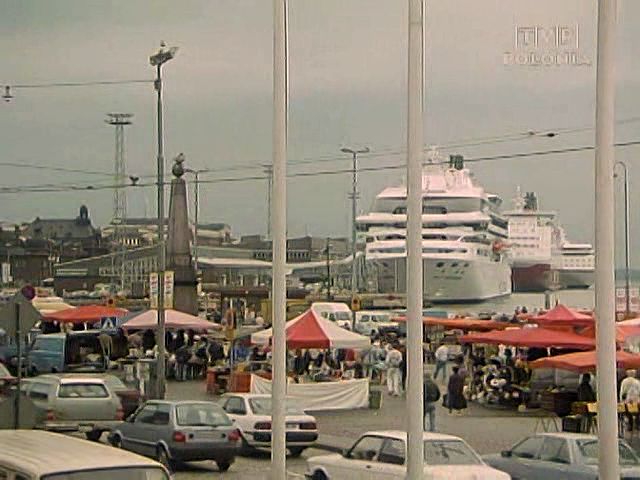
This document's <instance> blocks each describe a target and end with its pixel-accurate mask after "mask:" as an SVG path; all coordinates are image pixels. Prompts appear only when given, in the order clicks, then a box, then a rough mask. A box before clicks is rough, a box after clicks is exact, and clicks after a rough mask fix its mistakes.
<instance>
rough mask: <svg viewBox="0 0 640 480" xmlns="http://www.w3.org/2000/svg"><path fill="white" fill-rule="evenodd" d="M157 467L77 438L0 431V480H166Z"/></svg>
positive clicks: (168, 476)
mask: <svg viewBox="0 0 640 480" xmlns="http://www.w3.org/2000/svg"><path fill="white" fill-rule="evenodd" d="M170 478H171V477H170V475H169V472H168V471H167V470H166V469H165V468H164V467H163V466H162V465H160V464H159V463H157V462H154V461H153V460H149V459H147V458H144V457H140V456H138V455H135V454H133V453H129V452H126V451H124V450H119V449H116V448H113V447H108V446H106V445H101V444H98V443H94V442H89V441H86V440H80V439H79V438H73V437H68V436H65V435H60V434H58V433H50V432H43V431H40V430H0V479H2V480H170Z"/></svg>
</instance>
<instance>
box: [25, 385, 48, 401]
mask: <svg viewBox="0 0 640 480" xmlns="http://www.w3.org/2000/svg"><path fill="white" fill-rule="evenodd" d="M29 398H32V399H33V400H48V399H49V385H47V384H46V383H32V384H31V388H30V389H29Z"/></svg>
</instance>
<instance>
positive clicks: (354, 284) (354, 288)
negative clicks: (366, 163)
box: [340, 147, 369, 328]
mask: <svg viewBox="0 0 640 480" xmlns="http://www.w3.org/2000/svg"><path fill="white" fill-rule="evenodd" d="M340 151H341V152H342V153H348V154H350V155H351V158H352V159H353V168H352V169H351V174H352V180H351V300H352V302H353V299H354V298H355V296H356V294H357V293H358V281H357V271H356V253H357V248H356V237H357V232H356V215H357V207H358V203H357V202H358V155H359V154H361V153H369V147H364V148H361V149H359V150H354V149H352V148H347V147H345V148H341V149H340ZM355 321H356V314H355V312H354V313H353V321H352V323H353V325H352V327H353V328H355Z"/></svg>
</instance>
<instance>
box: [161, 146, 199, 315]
mask: <svg viewBox="0 0 640 480" xmlns="http://www.w3.org/2000/svg"><path fill="white" fill-rule="evenodd" d="M184 160H185V158H184V155H183V154H180V155H178V156H177V157H176V159H175V163H174V165H173V168H172V169H171V172H172V173H173V175H174V177H175V178H173V180H171V193H170V197H169V233H168V238H167V270H172V271H173V272H174V277H175V283H174V295H173V298H174V300H173V308H174V309H175V310H179V311H181V312H185V313H190V314H192V315H197V314H198V293H197V283H198V282H197V280H196V271H195V268H194V265H193V261H192V258H191V243H190V242H191V229H190V228H189V215H188V207H187V187H186V183H185V181H184V178H182V176H183V175H184V166H183V163H184Z"/></svg>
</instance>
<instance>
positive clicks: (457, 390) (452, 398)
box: [447, 366, 467, 415]
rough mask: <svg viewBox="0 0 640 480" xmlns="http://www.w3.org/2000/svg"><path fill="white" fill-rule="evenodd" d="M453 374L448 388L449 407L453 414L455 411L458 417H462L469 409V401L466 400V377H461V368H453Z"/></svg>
mask: <svg viewBox="0 0 640 480" xmlns="http://www.w3.org/2000/svg"><path fill="white" fill-rule="evenodd" d="M452 370H453V374H452V375H451V377H449V384H448V386H447V407H448V408H449V413H450V414H451V413H452V412H453V410H455V411H456V415H462V410H464V409H465V408H467V399H466V398H464V377H463V376H462V375H460V368H459V367H457V366H455V367H453V369H452Z"/></svg>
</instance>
